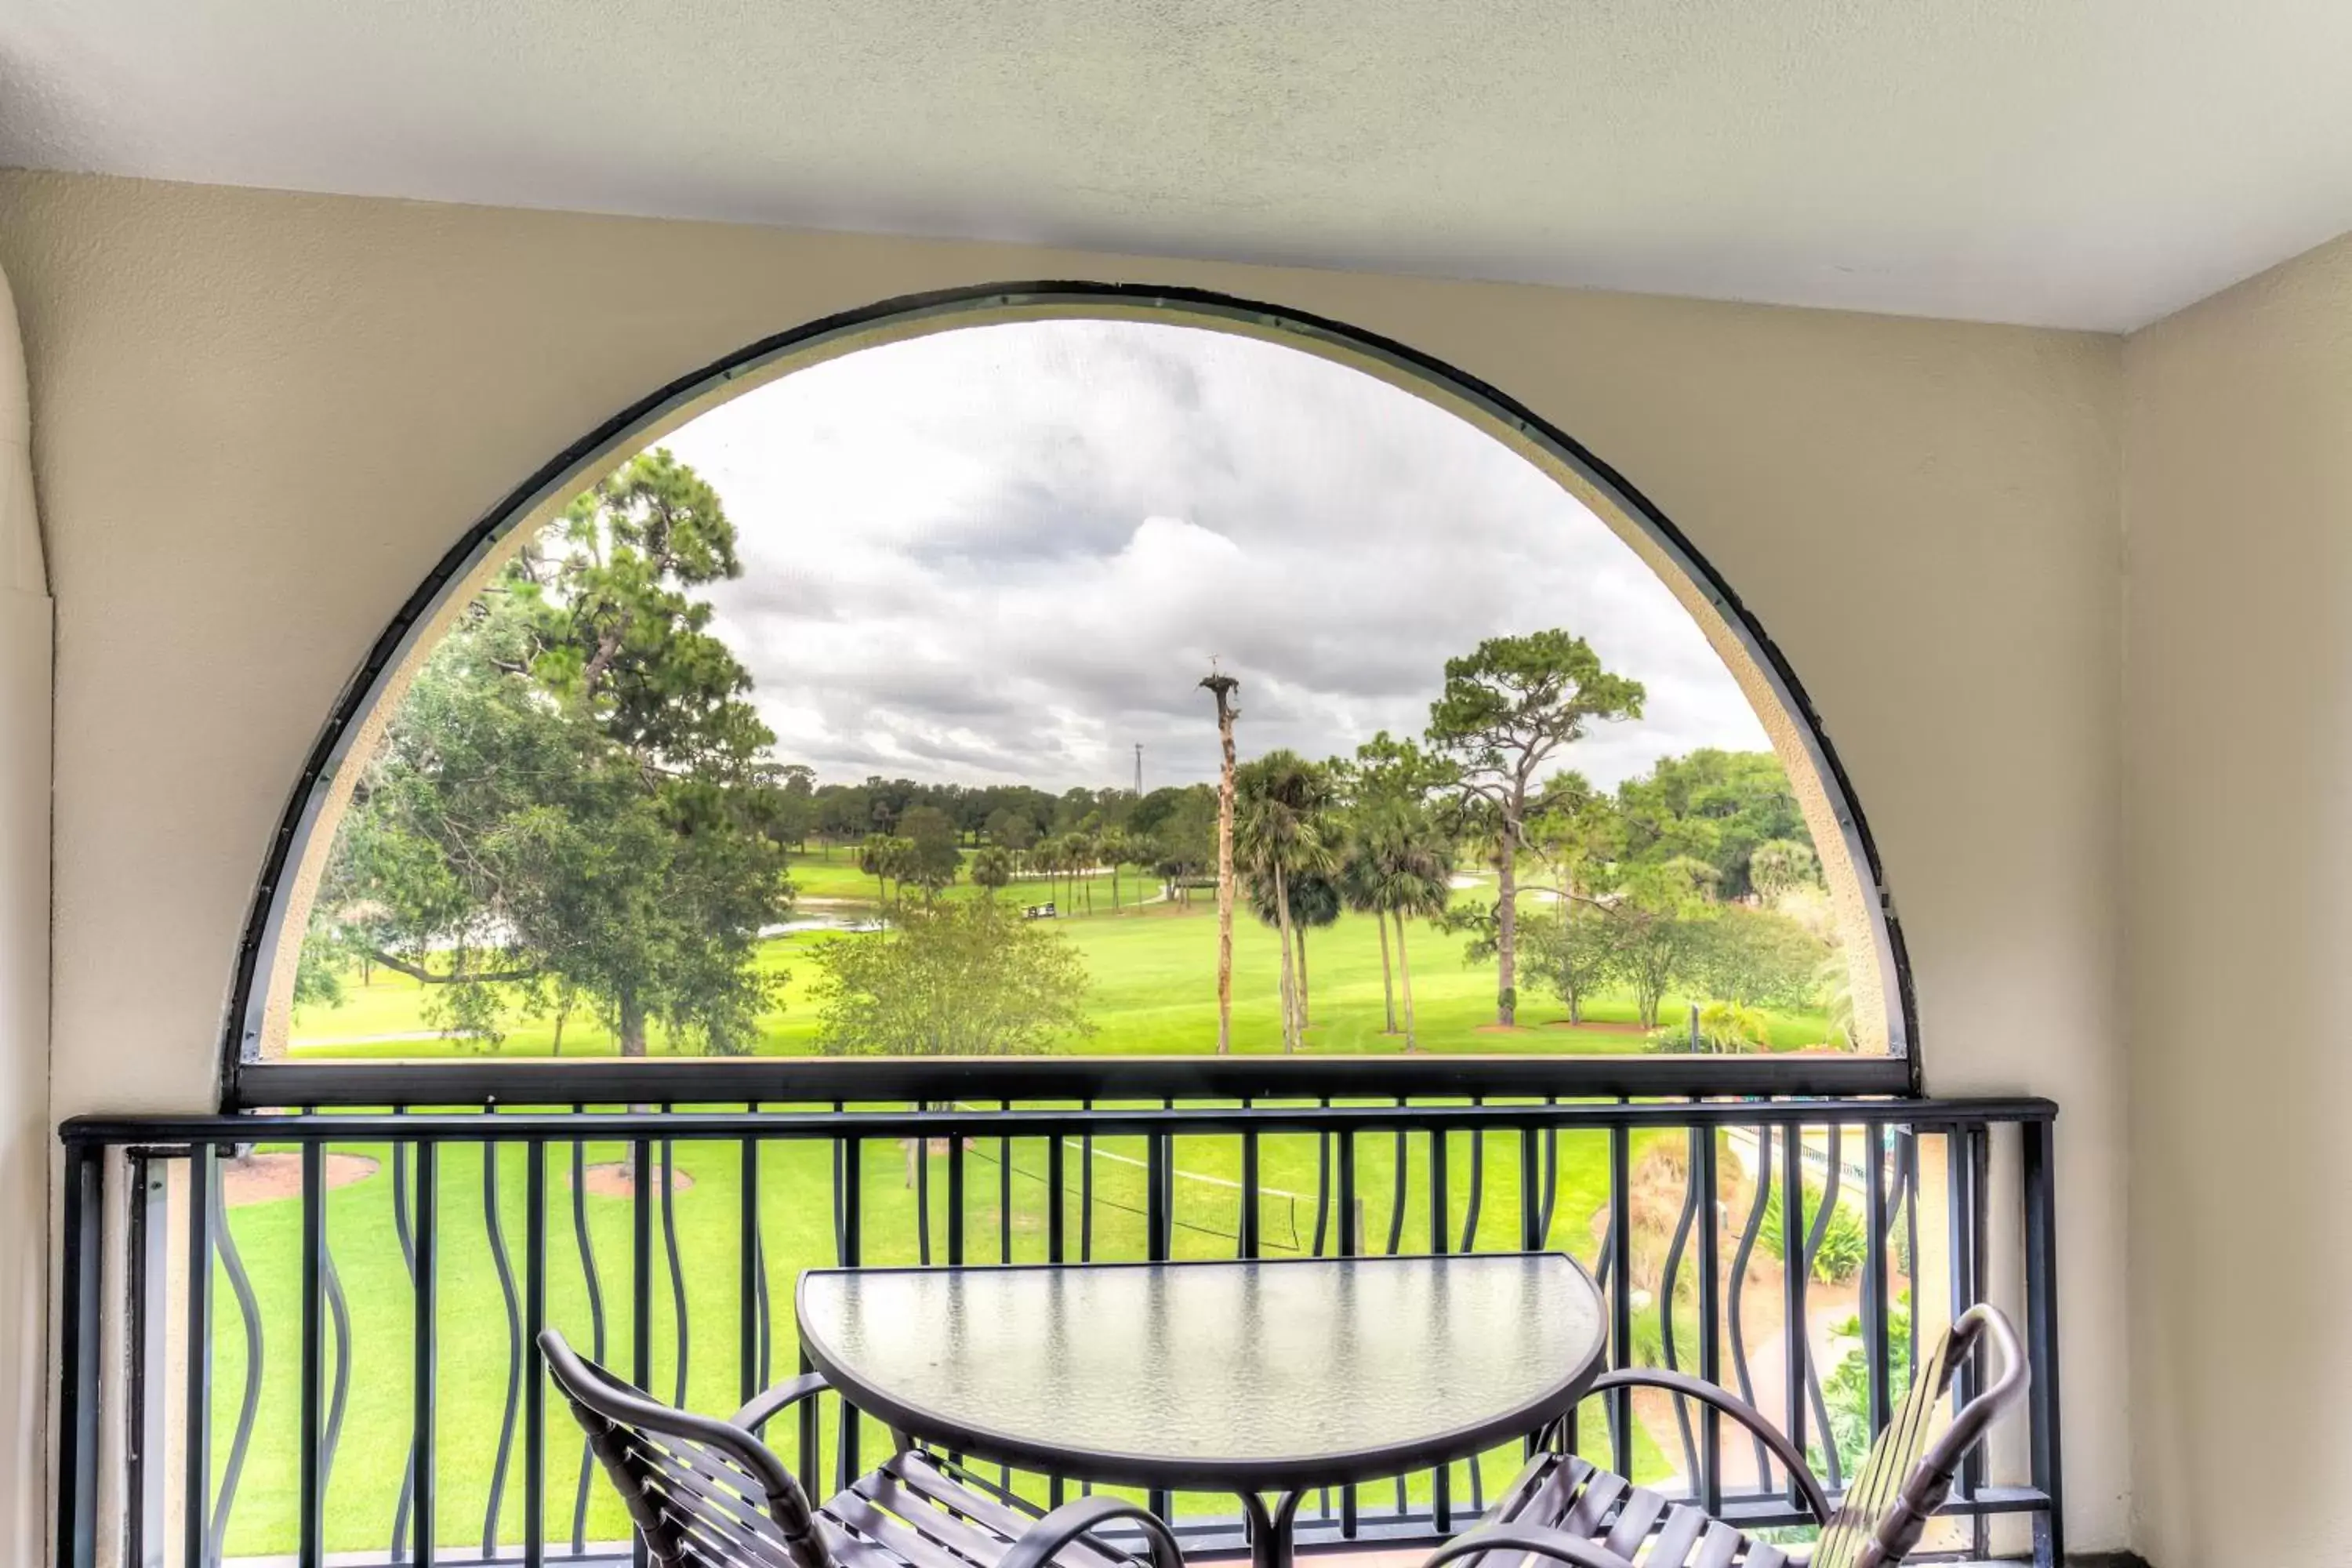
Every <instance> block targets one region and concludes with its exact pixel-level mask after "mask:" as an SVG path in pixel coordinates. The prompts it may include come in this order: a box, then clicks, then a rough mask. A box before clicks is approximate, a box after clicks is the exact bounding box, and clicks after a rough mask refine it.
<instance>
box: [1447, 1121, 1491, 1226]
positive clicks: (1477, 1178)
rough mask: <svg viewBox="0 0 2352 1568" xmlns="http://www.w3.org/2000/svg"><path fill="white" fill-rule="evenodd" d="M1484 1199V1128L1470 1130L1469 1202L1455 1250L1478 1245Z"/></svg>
mask: <svg viewBox="0 0 2352 1568" xmlns="http://www.w3.org/2000/svg"><path fill="white" fill-rule="evenodd" d="M1470 1103H1471V1104H1473V1105H1484V1104H1486V1100H1484V1099H1483V1098H1474V1099H1473V1100H1471V1101H1470ZM1485 1202H1486V1130H1485V1129H1484V1128H1473V1129H1471V1131H1470V1204H1469V1207H1468V1208H1467V1209H1465V1211H1464V1213H1463V1215H1462V1245H1461V1246H1460V1247H1456V1248H1455V1249H1454V1250H1455V1251H1457V1252H1475V1251H1476V1250H1477V1247H1478V1210H1479V1207H1480V1206H1481V1205H1483V1204H1484V1203H1485Z"/></svg>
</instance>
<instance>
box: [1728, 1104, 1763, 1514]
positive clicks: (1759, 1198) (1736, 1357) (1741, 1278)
mask: <svg viewBox="0 0 2352 1568" xmlns="http://www.w3.org/2000/svg"><path fill="white" fill-rule="evenodd" d="M1755 1186H1756V1201H1755V1202H1754V1203H1752V1204H1750V1205H1748V1223H1747V1224H1746V1225H1744V1226H1741V1227H1740V1231H1739V1246H1738V1248H1737V1249H1735V1250H1734V1252H1733V1253H1732V1257H1731V1285H1730V1289H1729V1290H1728V1291H1727V1295H1728V1296H1729V1298H1730V1300H1729V1307H1728V1312H1729V1317H1730V1328H1731V1375H1732V1377H1733V1378H1734V1379H1735V1380H1736V1381H1737V1382H1738V1384H1739V1397H1740V1398H1742V1399H1744V1400H1746V1401H1747V1402H1748V1404H1749V1405H1754V1404H1755V1403H1756V1383H1755V1380H1754V1379H1753V1378H1752V1377H1750V1376H1749V1375H1748V1328H1747V1325H1746V1324H1745V1323H1744V1322H1743V1321H1741V1319H1740V1311H1739V1300H1740V1297H1741V1296H1742V1295H1744V1294H1745V1293H1746V1291H1747V1289H1748V1259H1749V1258H1752V1257H1753V1256H1755V1252H1756V1238H1757V1237H1759V1236H1760V1235H1761V1234H1763V1230H1764V1211H1765V1209H1766V1208H1767V1207H1768V1206H1769V1205H1770V1204H1771V1201H1772V1128H1771V1126H1770V1124H1769V1123H1767V1124H1766V1125H1764V1126H1761V1127H1759V1128H1758V1129H1757V1130H1756V1183H1755ZM1748 1436H1749V1440H1750V1441H1752V1442H1753V1443H1754V1444H1755V1445H1756V1489H1757V1490H1758V1491H1769V1490H1770V1489H1771V1488H1772V1460H1771V1456H1770V1455H1769V1453H1768V1452H1767V1451H1766V1450H1765V1447H1764V1439H1762V1438H1761V1437H1758V1436H1755V1435H1754V1434H1753V1433H1750V1434H1749V1435H1748Z"/></svg>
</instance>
